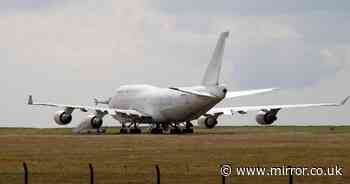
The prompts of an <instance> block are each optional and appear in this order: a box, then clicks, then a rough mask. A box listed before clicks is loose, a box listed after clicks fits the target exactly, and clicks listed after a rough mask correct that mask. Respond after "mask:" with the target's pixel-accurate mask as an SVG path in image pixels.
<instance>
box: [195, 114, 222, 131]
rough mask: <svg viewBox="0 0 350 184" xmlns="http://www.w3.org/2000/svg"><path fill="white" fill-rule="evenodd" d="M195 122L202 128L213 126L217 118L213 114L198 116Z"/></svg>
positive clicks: (216, 122)
mask: <svg viewBox="0 0 350 184" xmlns="http://www.w3.org/2000/svg"><path fill="white" fill-rule="evenodd" d="M197 123H198V126H199V127H202V128H214V127H215V126H216V125H217V124H218V120H217V117H215V116H208V117H200V118H198V121H197Z"/></svg>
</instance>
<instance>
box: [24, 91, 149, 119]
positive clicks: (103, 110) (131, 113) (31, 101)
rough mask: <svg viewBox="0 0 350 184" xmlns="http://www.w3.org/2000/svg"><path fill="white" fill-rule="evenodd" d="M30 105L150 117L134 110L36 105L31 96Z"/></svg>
mask: <svg viewBox="0 0 350 184" xmlns="http://www.w3.org/2000/svg"><path fill="white" fill-rule="evenodd" d="M28 105H36V106H46V107H61V108H67V109H70V110H71V111H73V110H74V109H79V110H81V111H83V112H87V111H89V110H92V111H96V112H101V113H104V114H110V115H126V116H137V117H149V116H148V115H146V114H143V113H141V112H138V111H136V110H133V109H114V108H104V107H91V106H81V105H67V104H55V103H34V102H33V97H32V96H31V95H30V96H29V99H28Z"/></svg>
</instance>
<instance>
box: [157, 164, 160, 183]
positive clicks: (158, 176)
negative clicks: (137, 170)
mask: <svg viewBox="0 0 350 184" xmlns="http://www.w3.org/2000/svg"><path fill="white" fill-rule="evenodd" d="M156 172H157V184H160V170H159V166H158V165H156Z"/></svg>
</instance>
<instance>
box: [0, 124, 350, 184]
mask: <svg viewBox="0 0 350 184" xmlns="http://www.w3.org/2000/svg"><path fill="white" fill-rule="evenodd" d="M108 132H109V133H108V134H107V135H73V134H72V133H71V130H70V129H20V128H18V129H16V128H2V129H0V184H9V183H10V184H12V183H23V179H22V178H23V174H22V173H23V171H22V170H23V169H22V162H23V161H26V162H27V164H28V167H29V170H30V175H29V177H30V183H33V184H57V183H66V184H69V183H76V184H78V183H79V184H80V183H88V182H89V169H88V163H92V164H93V165H94V168H95V179H96V180H95V181H96V183H99V184H102V183H103V184H109V183H155V169H154V165H155V164H159V166H160V169H161V181H162V183H165V184H173V183H176V184H180V183H198V184H199V183H213V184H214V183H220V181H221V180H220V179H221V177H220V176H219V165H220V164H223V163H231V164H232V166H233V168H234V171H235V167H237V166H250V167H254V166H261V167H272V166H275V167H276V166H282V165H292V166H301V167H332V166H335V165H339V166H342V167H343V173H344V175H343V176H304V177H295V178H294V181H295V182H294V183H295V184H299V183H307V184H326V183H327V184H328V183H330V184H333V183H336V184H348V183H350V173H349V172H350V171H349V168H350V156H349V155H350V127H335V128H331V127H265V128H264V127H218V128H216V129H211V130H207V129H197V130H196V133H195V134H194V135H149V134H142V135H118V134H115V132H118V129H116V128H114V129H109V130H108ZM227 183H234V184H284V183H285V184H287V183H288V178H287V177H285V176H254V177H253V176H235V175H233V176H230V177H228V178H227Z"/></svg>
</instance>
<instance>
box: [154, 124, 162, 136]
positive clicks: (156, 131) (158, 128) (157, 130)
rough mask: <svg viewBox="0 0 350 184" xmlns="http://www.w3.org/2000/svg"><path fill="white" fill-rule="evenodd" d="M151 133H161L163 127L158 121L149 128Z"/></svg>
mask: <svg viewBox="0 0 350 184" xmlns="http://www.w3.org/2000/svg"><path fill="white" fill-rule="evenodd" d="M151 134H163V128H162V127H161V126H160V123H156V127H154V128H152V129H151Z"/></svg>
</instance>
